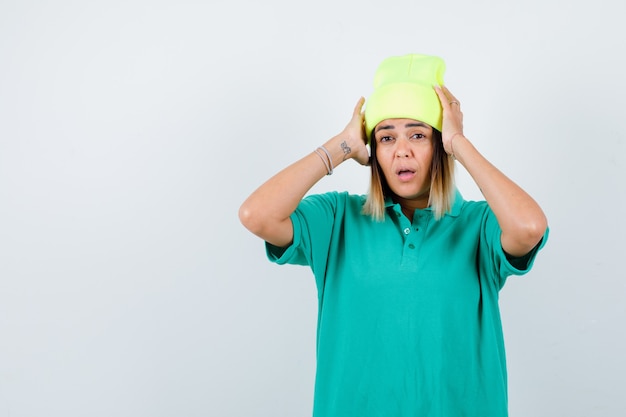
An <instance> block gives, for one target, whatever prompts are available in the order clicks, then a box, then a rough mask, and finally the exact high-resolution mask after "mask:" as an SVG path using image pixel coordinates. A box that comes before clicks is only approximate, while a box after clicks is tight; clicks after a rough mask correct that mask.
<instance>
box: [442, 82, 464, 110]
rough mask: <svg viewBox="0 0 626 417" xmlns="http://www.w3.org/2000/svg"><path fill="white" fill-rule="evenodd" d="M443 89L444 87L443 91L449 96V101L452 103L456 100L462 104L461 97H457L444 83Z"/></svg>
mask: <svg viewBox="0 0 626 417" xmlns="http://www.w3.org/2000/svg"><path fill="white" fill-rule="evenodd" d="M442 89H443V91H444V92H445V93H446V97H448V102H450V103H452V102H456V103H458V104H459V106H460V103H459V99H457V98H456V97H455V96H454V94H452V93H451V92H450V90H448V87H446V86H445V85H444V86H442Z"/></svg>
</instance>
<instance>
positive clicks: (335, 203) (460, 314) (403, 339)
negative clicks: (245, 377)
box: [266, 192, 548, 417]
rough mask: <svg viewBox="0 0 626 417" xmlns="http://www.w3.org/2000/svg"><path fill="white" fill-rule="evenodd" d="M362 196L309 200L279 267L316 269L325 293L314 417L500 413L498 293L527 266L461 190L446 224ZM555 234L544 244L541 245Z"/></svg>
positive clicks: (488, 416) (502, 363) (276, 257)
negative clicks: (372, 211)
mask: <svg viewBox="0 0 626 417" xmlns="http://www.w3.org/2000/svg"><path fill="white" fill-rule="evenodd" d="M364 201H365V197H364V196H356V195H350V194H348V193H337V192H332V193H327V194H320V195H312V196H309V197H307V198H305V199H304V200H303V201H302V202H301V203H300V205H299V207H298V209H297V210H296V212H295V213H294V214H293V215H292V216H291V220H292V222H293V226H294V242H293V243H292V245H291V246H289V247H287V248H277V247H274V246H272V245H269V244H266V248H267V255H268V257H269V259H270V260H271V261H273V262H276V263H278V264H285V263H289V264H297V265H309V266H310V267H311V269H312V271H313V273H314V276H315V281H316V285H317V290H318V308H319V310H318V328H317V372H316V383H315V394H314V410H313V415H314V417H383V416H384V417H409V416H411V417H415V416H419V417H452V416H455V417H456V416H464V417H504V416H507V373H506V359H505V350H504V340H503V334H502V325H501V320H500V313H499V307H498V293H499V290H500V289H501V288H502V286H503V285H504V283H505V282H506V279H507V277H508V276H510V275H522V274H524V273H526V272H528V271H529V270H530V268H531V267H532V264H533V262H534V258H535V256H534V255H536V253H537V251H535V253H534V254H533V256H532V257H531V258H529V259H528V262H527V265H525V268H523V269H517V268H515V267H513V265H511V263H510V262H509V261H508V260H507V257H506V254H505V253H504V252H503V250H502V247H501V245H500V234H501V230H500V228H499V226H498V223H497V221H496V218H495V216H494V214H493V212H492V211H491V210H490V209H489V206H488V205H487V204H486V203H485V202H469V201H464V200H463V199H462V197H461V196H460V194H459V193H458V192H457V196H456V199H455V202H454V205H453V208H452V210H451V212H450V213H448V214H447V215H445V216H444V217H443V218H442V219H440V220H439V221H436V220H435V219H434V217H433V213H432V212H431V210H430V209H425V210H417V211H416V212H415V215H414V219H413V222H410V221H409V220H408V219H407V218H406V217H405V216H404V215H403V214H402V212H401V210H400V207H399V206H398V205H396V204H393V203H392V202H390V201H389V202H388V204H387V205H388V208H387V214H386V218H385V221H383V222H376V221H373V220H372V219H371V218H370V217H369V216H366V215H363V214H361V209H362V207H363V203H364ZM547 234H548V232H547V231H546V236H545V237H544V239H543V241H542V243H541V244H540V247H541V246H543V245H544V244H545V241H546V239H547Z"/></svg>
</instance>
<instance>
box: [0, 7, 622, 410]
mask: <svg viewBox="0 0 626 417" xmlns="http://www.w3.org/2000/svg"><path fill="white" fill-rule="evenodd" d="M619 4H620V2H619V1H617V0H614V1H610V0H600V1H594V2H584V3H583V2H574V3H572V2H563V1H561V0H541V1H539V0H529V1H525V2H504V1H495V0H494V1H491V2H490V1H464V0H456V1H437V2H420V1H394V0H392V1H377V2H374V1H367V0H361V1H356V0H349V1H340V0H335V1H329V0H323V1H315V2H307V3H302V2H298V1H288V0H269V1H265V2H260V1H252V0H249V1H240V2H237V1H228V2H226V1H215V0H214V1H186V0H182V1H181V0H177V1H147V0H126V1H111V0H108V1H103V0H102V1H101V0H97V1H78V0H76V1H70V0H59V1H45V0H30V1H28V0H20V1H18V0H2V1H1V2H0V417H4V416H7V417H22V416H24V417H26V416H28V417H32V416H46V417H51V416H59V417H60V416H63V417H69V416H118V417H120V416H123V417H126V416H128V417H131V416H133V417H134V416H186V417H187V416H189V417H191V416H227V417H230V416H233V417H249V416H272V417H277V416H306V415H310V412H311V405H312V388H313V378H314V360H315V325H316V293H315V286H314V283H313V278H312V275H311V273H310V271H309V270H308V269H307V268H303V267H294V266H285V267H279V266H276V265H273V264H270V263H269V262H268V261H267V260H266V259H265V252H264V248H263V245H262V242H261V241H260V240H259V239H257V238H256V237H254V236H253V235H251V234H249V233H248V232H247V231H245V230H244V229H243V227H242V226H241V225H240V224H239V221H238V218H237V210H238V207H239V205H240V204H241V202H242V201H243V200H244V199H245V197H246V196H247V195H248V194H249V193H250V192H252V191H253V189H254V188H256V187H257V186H258V185H259V184H260V183H261V182H262V181H263V180H264V179H266V178H268V177H269V176H270V175H272V174H273V173H275V172H276V171H277V170H279V169H280V168H282V167H284V166H285V165H287V164H288V163H291V162H292V161H294V160H296V159H298V158H300V157H301V156H304V155H305V154H307V153H309V152H311V151H312V150H313V149H314V148H315V147H316V146H318V145H319V144H321V143H323V142H324V141H326V140H327V139H328V138H329V137H330V136H332V135H334V134H336V133H338V132H339V131H340V130H341V129H343V127H344V125H345V124H346V123H347V122H348V120H349V117H350V114H351V111H352V108H353V106H354V104H355V103H356V101H357V99H358V98H359V97H360V96H361V95H364V96H367V95H368V94H369V93H370V92H371V82H372V79H373V74H374V71H375V69H376V67H377V65H378V64H379V62H380V61H381V60H382V59H384V58H386V57H388V56H391V55H401V54H406V53H411V52H419V53H428V54H436V55H439V56H441V57H443V58H444V59H445V60H446V63H447V72H446V76H445V79H446V83H447V85H448V86H449V87H450V89H451V90H452V92H453V93H454V94H455V95H456V96H457V97H458V98H459V99H460V101H461V103H462V105H463V111H464V114H465V122H466V123H465V127H466V134H467V136H468V137H470V138H471V139H472V141H473V142H474V144H475V145H476V147H477V148H478V149H479V150H480V151H481V152H482V153H483V154H484V155H485V156H487V157H488V158H489V159H490V160H491V161H492V162H493V163H494V164H496V165H497V166H498V167H500V168H501V169H502V170H503V171H504V172H505V173H507V174H508V175H509V176H510V177H511V178H513V179H514V180H515V181H517V182H518V183H519V184H520V185H522V186H523V187H524V188H525V189H526V190H528V191H529V192H530V193H531V194H532V195H533V196H534V197H535V198H536V199H537V200H538V201H539V202H540V204H541V205H542V206H543V208H544V210H545V212H546V213H547V215H548V217H549V221H550V227H551V236H550V239H549V242H548V245H547V246H546V247H545V249H544V250H543V251H542V252H541V253H540V255H539V258H538V259H537V262H536V264H535V268H534V269H533V271H532V272H531V273H530V274H528V275H527V276H525V277H522V278H512V279H510V280H509V282H508V284H507V286H506V287H505V288H504V290H503V291H502V293H501V308H502V315H503V321H504V327H505V337H506V343H507V351H508V364H509V374H510V375H509V391H510V410H511V416H512V417H544V416H545V417H558V416H563V417H590V416H593V417H603V416H607V417H608V416H611V417H613V416H617V415H624V413H625V412H626V396H625V395H624V392H625V391H624V390H625V388H626V360H625V359H624V357H625V356H624V352H626V334H625V329H626V324H625V322H626V320H625V319H626V280H625V275H626V274H625V273H624V268H623V266H622V265H623V262H624V258H623V256H624V249H625V245H624V233H625V232H626V230H625V227H624V220H623V216H624V211H625V210H626V204H625V200H626V199H625V187H624V185H623V181H624V174H625V164H624V162H623V161H624V157H625V155H626V147H625V139H626V127H625V123H624V120H625V116H626V114H625V111H624V109H625V106H626V105H625V103H626V81H625V78H624V73H626V58H625V53H624V51H625V50H626V48H625V47H626V45H625V43H626V42H625V39H626V31H625V30H624V29H623V28H624V26H623V22H622V20H623V19H622V17H621V16H622V13H620V10H619V7H618V6H619ZM367 182H368V171H367V169H365V168H362V167H360V166H358V165H357V164H356V163H353V162H352V161H350V162H349V163H346V164H344V165H342V166H341V167H340V168H339V169H338V170H337V171H336V173H335V175H333V176H332V177H328V178H324V179H323V180H322V182H321V183H319V184H318V186H316V187H315V190H314V191H325V190H331V189H337V190H350V191H352V192H354V193H364V192H366V190H367ZM458 183H459V187H460V189H461V191H462V193H463V194H464V196H465V197H466V198H469V199H476V198H480V195H479V193H478V192H477V190H476V188H475V186H474V185H473V184H472V183H471V181H469V180H468V178H467V176H466V174H465V173H464V171H463V170H462V169H460V170H459V174H458Z"/></svg>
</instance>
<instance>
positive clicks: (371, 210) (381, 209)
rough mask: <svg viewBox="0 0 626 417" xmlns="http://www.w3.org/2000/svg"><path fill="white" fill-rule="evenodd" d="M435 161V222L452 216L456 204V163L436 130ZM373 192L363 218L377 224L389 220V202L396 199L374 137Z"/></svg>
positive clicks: (432, 176)
mask: <svg viewBox="0 0 626 417" xmlns="http://www.w3.org/2000/svg"><path fill="white" fill-rule="evenodd" d="M432 141H433V159H432V162H431V164H430V193H429V197H428V205H429V207H431V209H432V210H433V212H434V215H435V219H436V220H439V219H441V218H442V217H443V216H444V214H446V213H448V212H449V211H450V209H451V208H452V203H453V202H454V192H455V187H454V160H453V159H452V157H451V156H449V155H448V154H447V153H446V151H445V150H444V149H443V143H442V142H441V132H440V131H438V130H437V129H434V128H433V136H432ZM370 147H371V153H372V156H371V160H370V172H371V178H370V189H369V192H368V193H367V199H366V200H365V204H364V205H363V214H366V215H369V216H371V217H372V219H373V220H376V221H384V220H385V199H386V198H387V197H390V196H392V195H393V192H392V191H391V189H390V188H389V185H388V184H387V181H386V180H385V176H384V174H383V172H382V169H381V168H380V165H378V160H377V159H376V138H375V137H374V134H373V131H372V134H371V135H370Z"/></svg>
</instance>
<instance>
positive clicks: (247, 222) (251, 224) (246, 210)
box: [239, 202, 262, 235]
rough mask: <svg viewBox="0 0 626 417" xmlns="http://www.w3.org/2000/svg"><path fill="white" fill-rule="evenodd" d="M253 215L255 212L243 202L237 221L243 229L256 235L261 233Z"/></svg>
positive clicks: (259, 224)
mask: <svg viewBox="0 0 626 417" xmlns="http://www.w3.org/2000/svg"><path fill="white" fill-rule="evenodd" d="M255 213H256V211H255V210H254V209H253V208H252V207H251V205H250V204H249V203H248V202H244V203H243V204H242V205H241V207H239V221H240V222H241V224H242V225H243V227H245V228H246V229H248V230H249V231H250V232H252V233H254V234H255V235H256V234H258V233H259V232H260V231H261V229H262V226H261V222H260V220H259V218H258V216H257V215H256V214H255Z"/></svg>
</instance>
